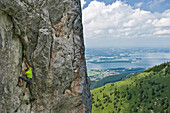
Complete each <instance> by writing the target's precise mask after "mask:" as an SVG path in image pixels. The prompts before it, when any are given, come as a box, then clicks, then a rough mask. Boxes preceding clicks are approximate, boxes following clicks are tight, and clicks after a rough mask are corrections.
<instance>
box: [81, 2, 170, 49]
mask: <svg viewBox="0 0 170 113" xmlns="http://www.w3.org/2000/svg"><path fill="white" fill-rule="evenodd" d="M81 6H82V19H83V20H82V21H83V30H84V40H85V46H86V48H105V47H165V48H166V47H170V0H81Z"/></svg>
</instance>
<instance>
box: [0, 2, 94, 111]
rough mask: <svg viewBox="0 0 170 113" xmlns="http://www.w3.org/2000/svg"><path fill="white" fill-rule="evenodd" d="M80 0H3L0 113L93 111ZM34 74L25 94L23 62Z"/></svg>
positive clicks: (1, 6)
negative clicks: (20, 82) (20, 83)
mask: <svg viewBox="0 0 170 113" xmlns="http://www.w3.org/2000/svg"><path fill="white" fill-rule="evenodd" d="M84 49H85V48H84V42H83V27H82V17H81V5H80V1H79V0H0V113H14V112H17V113H89V112H91V94H90V89H89V79H88V77H87V73H86V63H85V56H84ZM24 59H26V61H27V62H28V63H29V65H31V67H32V68H33V70H34V76H33V85H32V86H31V88H30V90H29V91H27V93H26V95H25V96H23V95H22V92H23V90H24V88H19V87H16V84H17V80H18V76H21V69H23V68H24V67H25V66H24V63H23V60H24Z"/></svg>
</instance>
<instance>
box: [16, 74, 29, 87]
mask: <svg viewBox="0 0 170 113" xmlns="http://www.w3.org/2000/svg"><path fill="white" fill-rule="evenodd" d="M20 79H22V80H24V81H25V82H27V84H26V88H28V85H31V84H32V79H29V78H27V77H25V76H19V77H18V83H19V82H20Z"/></svg>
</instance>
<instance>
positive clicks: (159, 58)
mask: <svg viewBox="0 0 170 113" xmlns="http://www.w3.org/2000/svg"><path fill="white" fill-rule="evenodd" d="M124 52H125V50H124V51H122V52H120V54H122V53H124ZM97 53H98V54H99V52H97ZM91 54H93V56H94V57H93V58H92V59H99V57H100V56H99V55H97V56H95V52H94V53H91ZM102 56H103V55H102ZM113 56H114V55H113ZM136 58H137V60H134V62H132V63H126V62H125V63H124V62H121V63H99V64H95V63H87V69H88V70H91V69H107V68H137V67H141V68H149V67H153V66H155V65H159V64H161V63H164V62H167V61H170V53H167V52H160V51H155V52H148V51H145V52H143V53H142V52H134V53H132V52H129V57H123V59H136ZM87 61H88V60H87Z"/></svg>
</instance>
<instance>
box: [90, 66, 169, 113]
mask: <svg viewBox="0 0 170 113" xmlns="http://www.w3.org/2000/svg"><path fill="white" fill-rule="evenodd" d="M153 70H154V71H153ZM91 93H92V96H93V105H92V113H109V112H110V113H117V112H118V113H134V112H138V113H150V112H151V111H154V113H160V112H162V113H163V112H165V113H166V112H167V113H170V100H169V99H170V63H166V64H162V65H160V66H155V67H154V68H152V69H150V70H147V71H145V72H143V73H140V74H138V75H135V76H132V77H130V78H128V79H125V80H123V81H120V82H116V83H112V84H106V85H105V86H103V87H100V88H97V89H94V90H92V91H91Z"/></svg>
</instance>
